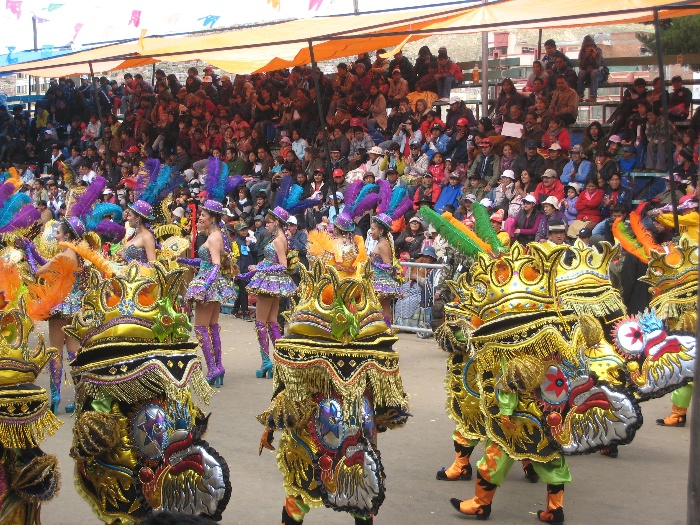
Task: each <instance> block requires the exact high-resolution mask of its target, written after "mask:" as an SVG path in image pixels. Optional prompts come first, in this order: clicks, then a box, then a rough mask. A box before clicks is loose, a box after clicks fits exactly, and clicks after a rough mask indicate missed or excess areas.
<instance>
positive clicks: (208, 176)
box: [204, 157, 221, 195]
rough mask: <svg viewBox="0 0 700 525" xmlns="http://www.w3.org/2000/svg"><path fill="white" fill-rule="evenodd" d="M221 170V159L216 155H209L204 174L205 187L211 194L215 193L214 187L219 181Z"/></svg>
mask: <svg viewBox="0 0 700 525" xmlns="http://www.w3.org/2000/svg"><path fill="white" fill-rule="evenodd" d="M220 171H221V160H220V159H217V158H216V157H209V161H208V162H207V168H206V170H205V172H204V173H205V175H204V189H205V190H207V193H208V194H209V195H212V194H213V193H214V188H216V185H217V184H218V183H219V172H220Z"/></svg>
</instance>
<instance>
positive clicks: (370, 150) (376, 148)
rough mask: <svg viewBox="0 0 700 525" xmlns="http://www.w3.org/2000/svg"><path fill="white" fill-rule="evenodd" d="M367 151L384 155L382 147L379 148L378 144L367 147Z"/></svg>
mask: <svg viewBox="0 0 700 525" xmlns="http://www.w3.org/2000/svg"><path fill="white" fill-rule="evenodd" d="M367 153H374V154H375V155H384V152H383V151H382V148H380V147H379V146H372V147H371V148H369V151H368V152H367Z"/></svg>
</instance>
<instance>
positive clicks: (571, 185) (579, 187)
mask: <svg viewBox="0 0 700 525" xmlns="http://www.w3.org/2000/svg"><path fill="white" fill-rule="evenodd" d="M565 188H573V189H574V190H576V194H577V195H578V194H579V193H581V190H582V189H583V186H582V185H581V183H580V182H569V183H568V184H567V185H566V186H565Z"/></svg>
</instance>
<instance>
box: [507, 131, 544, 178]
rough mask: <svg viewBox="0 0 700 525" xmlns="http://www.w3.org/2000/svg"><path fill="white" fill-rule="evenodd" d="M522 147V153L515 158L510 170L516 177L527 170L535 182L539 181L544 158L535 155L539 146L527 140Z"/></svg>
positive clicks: (542, 171) (537, 154)
mask: <svg viewBox="0 0 700 525" xmlns="http://www.w3.org/2000/svg"><path fill="white" fill-rule="evenodd" d="M524 146H525V147H524V151H523V152H522V153H521V154H520V155H518V156H517V157H515V160H514V161H513V163H512V164H511V165H510V169H512V170H513V172H514V173H515V174H516V177H517V176H518V175H519V174H520V173H522V172H523V171H525V170H527V171H528V173H530V175H531V176H532V177H533V178H534V179H535V180H539V179H540V177H542V174H543V173H544V170H545V167H544V157H543V156H542V155H540V154H539V153H537V148H538V146H539V145H538V144H537V142H535V141H534V140H528V141H526V142H525V145H524Z"/></svg>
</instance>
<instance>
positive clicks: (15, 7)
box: [5, 0, 22, 20]
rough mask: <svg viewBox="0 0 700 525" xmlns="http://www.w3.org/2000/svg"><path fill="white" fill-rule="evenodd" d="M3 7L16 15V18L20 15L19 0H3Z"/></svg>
mask: <svg viewBox="0 0 700 525" xmlns="http://www.w3.org/2000/svg"><path fill="white" fill-rule="evenodd" d="M5 9H9V11H10V13H12V14H13V15H17V20H19V17H21V16H22V2H21V0H5Z"/></svg>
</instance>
